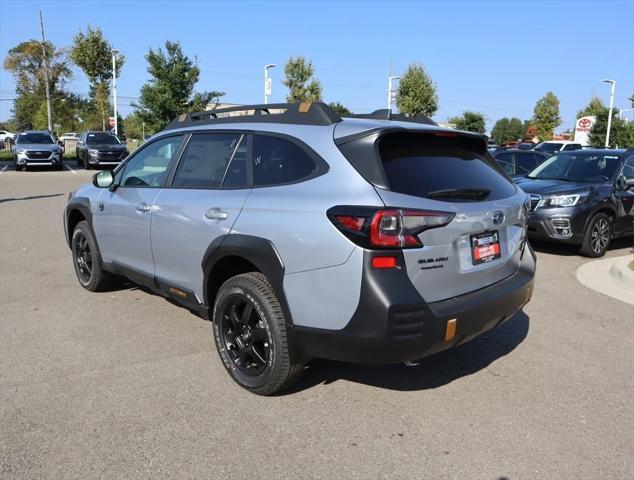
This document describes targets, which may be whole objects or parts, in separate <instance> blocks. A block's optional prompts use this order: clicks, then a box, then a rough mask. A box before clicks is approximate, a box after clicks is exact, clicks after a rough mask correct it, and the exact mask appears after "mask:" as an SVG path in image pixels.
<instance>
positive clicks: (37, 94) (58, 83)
mask: <svg viewBox="0 0 634 480" xmlns="http://www.w3.org/2000/svg"><path fill="white" fill-rule="evenodd" d="M44 48H45V50H46V57H47V60H48V65H49V87H50V95H51V98H52V99H55V98H56V97H57V96H59V95H61V94H62V90H63V88H64V86H65V85H66V83H67V82H68V80H70V78H72V70H71V68H70V61H69V59H68V56H67V54H66V51H64V50H62V49H58V48H56V47H55V46H54V45H53V44H52V43H51V42H46V43H45V45H44ZM4 68H5V70H7V71H8V72H10V73H11V74H12V75H13V77H14V79H15V85H16V88H15V92H16V95H17V98H16V100H15V101H14V103H13V109H12V113H13V119H14V122H15V124H16V126H17V127H18V128H27V127H32V126H33V125H34V124H35V120H36V119H35V116H36V114H37V112H38V111H39V110H40V108H41V106H42V104H44V105H45V104H46V85H45V82H44V57H43V56H42V43H41V42H38V41H37V40H28V41H26V42H22V43H19V44H18V45H16V46H15V47H13V48H11V49H10V50H9V51H8V53H7V56H6V57H5V59H4ZM53 112H54V113H55V112H56V110H55V108H53ZM55 121H56V122H57V121H58V119H57V118H55ZM46 126H47V125H46V123H45V124H44V127H45V128H46Z"/></svg>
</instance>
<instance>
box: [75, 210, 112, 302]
mask: <svg viewBox="0 0 634 480" xmlns="http://www.w3.org/2000/svg"><path fill="white" fill-rule="evenodd" d="M71 251H72V253H73V266H74V267H75V275H77V280H79V283H80V285H81V286H82V287H84V288H85V289H86V290H89V291H91V292H98V291H100V290H103V289H105V288H106V287H107V286H108V284H109V279H110V278H109V274H108V273H107V272H105V271H104V269H103V264H102V261H101V252H100V251H99V245H97V239H96V238H95V234H94V233H93V231H92V228H90V225H88V222H86V221H85V220H83V221H81V222H79V223H78V224H77V226H76V227H75V230H73V237H72V239H71Z"/></svg>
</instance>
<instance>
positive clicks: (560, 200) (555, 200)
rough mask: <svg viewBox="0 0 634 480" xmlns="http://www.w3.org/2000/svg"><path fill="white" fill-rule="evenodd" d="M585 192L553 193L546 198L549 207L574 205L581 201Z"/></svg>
mask: <svg viewBox="0 0 634 480" xmlns="http://www.w3.org/2000/svg"><path fill="white" fill-rule="evenodd" d="M587 195H588V194H587V193H575V194H574V195H554V196H552V197H547V198H546V202H545V203H546V205H547V206H549V207H574V206H575V205H578V204H579V203H581V202H583V200H584V199H585V197H586V196H587Z"/></svg>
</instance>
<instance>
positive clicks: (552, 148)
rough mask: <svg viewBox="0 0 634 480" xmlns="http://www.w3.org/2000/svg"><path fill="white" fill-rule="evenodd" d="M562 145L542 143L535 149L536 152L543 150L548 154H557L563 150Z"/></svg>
mask: <svg viewBox="0 0 634 480" xmlns="http://www.w3.org/2000/svg"><path fill="white" fill-rule="evenodd" d="M561 147H562V145H561V143H540V144H539V145H537V146H536V147H535V150H541V151H542V152H546V153H555V152H558V151H559V150H561Z"/></svg>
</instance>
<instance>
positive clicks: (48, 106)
mask: <svg viewBox="0 0 634 480" xmlns="http://www.w3.org/2000/svg"><path fill="white" fill-rule="evenodd" d="M40 27H41V28H42V59H43V62H44V84H45V87H46V113H47V116H48V131H49V132H52V131H53V113H52V112H51V91H50V87H49V85H48V61H47V59H46V39H45V38H44V19H43V18H42V11H41V10H40Z"/></svg>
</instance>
